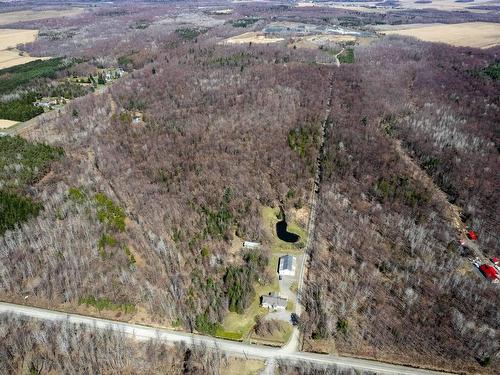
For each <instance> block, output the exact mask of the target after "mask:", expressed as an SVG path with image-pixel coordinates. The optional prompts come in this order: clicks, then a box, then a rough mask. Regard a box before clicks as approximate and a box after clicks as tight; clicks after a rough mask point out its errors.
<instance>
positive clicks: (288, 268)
mask: <svg viewBox="0 0 500 375" xmlns="http://www.w3.org/2000/svg"><path fill="white" fill-rule="evenodd" d="M296 265H297V259H296V258H295V257H294V256H292V255H285V256H282V257H281V258H280V261H279V266H278V274H279V275H280V276H294V275H295V268H296Z"/></svg>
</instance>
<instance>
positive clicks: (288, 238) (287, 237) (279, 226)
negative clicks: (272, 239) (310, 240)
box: [276, 220, 300, 243]
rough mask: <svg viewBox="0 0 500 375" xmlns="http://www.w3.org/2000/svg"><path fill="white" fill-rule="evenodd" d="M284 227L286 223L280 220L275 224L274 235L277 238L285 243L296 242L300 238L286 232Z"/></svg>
mask: <svg viewBox="0 0 500 375" xmlns="http://www.w3.org/2000/svg"><path fill="white" fill-rule="evenodd" d="M286 227H287V223H286V221H285V220H281V221H278V222H277V223H276V234H277V235H278V238H279V239H280V240H282V241H285V242H292V243H293V242H297V241H298V240H299V238H300V236H298V235H297V234H295V233H291V232H288V231H287V230H286Z"/></svg>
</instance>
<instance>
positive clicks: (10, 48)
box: [0, 29, 46, 69]
mask: <svg viewBox="0 0 500 375" xmlns="http://www.w3.org/2000/svg"><path fill="white" fill-rule="evenodd" d="M37 35H38V30H19V29H0V69H3V68H9V67H11V66H15V65H19V64H25V63H27V62H30V61H34V60H38V59H40V58H39V57H31V56H29V54H27V53H26V52H21V51H19V50H17V49H16V46H17V45H18V44H24V43H30V42H33V41H34V40H35V39H36V37H37ZM44 59H46V57H45V58H44Z"/></svg>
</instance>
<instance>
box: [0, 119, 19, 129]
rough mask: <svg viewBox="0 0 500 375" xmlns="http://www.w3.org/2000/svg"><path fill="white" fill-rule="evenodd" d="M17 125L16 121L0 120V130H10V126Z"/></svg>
mask: <svg viewBox="0 0 500 375" xmlns="http://www.w3.org/2000/svg"><path fill="white" fill-rule="evenodd" d="M15 124H17V121H11V120H0V129H7V128H10V127H11V126H12V125H15Z"/></svg>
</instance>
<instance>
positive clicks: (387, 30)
mask: <svg viewBox="0 0 500 375" xmlns="http://www.w3.org/2000/svg"><path fill="white" fill-rule="evenodd" d="M379 30H380V31H382V32H383V33H384V34H398V35H405V36H412V37H415V38H418V39H420V40H424V41H426V42H441V43H447V44H451V45H453V46H460V47H478V48H490V47H493V46H496V45H499V44H500V24H497V23H487V22H468V23H459V24H453V25H444V24H427V25H423V24H414V25H404V26H402V27H401V26H398V27H384V28H381V29H379Z"/></svg>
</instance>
